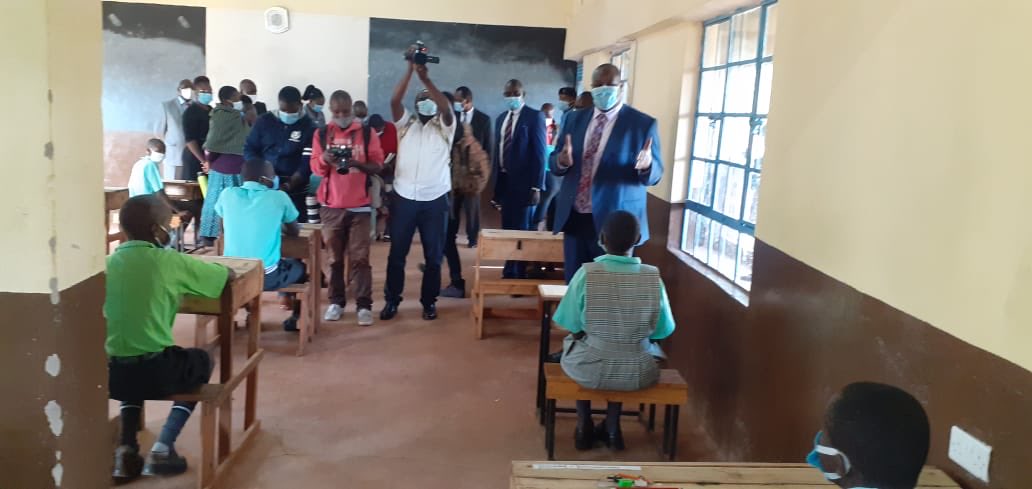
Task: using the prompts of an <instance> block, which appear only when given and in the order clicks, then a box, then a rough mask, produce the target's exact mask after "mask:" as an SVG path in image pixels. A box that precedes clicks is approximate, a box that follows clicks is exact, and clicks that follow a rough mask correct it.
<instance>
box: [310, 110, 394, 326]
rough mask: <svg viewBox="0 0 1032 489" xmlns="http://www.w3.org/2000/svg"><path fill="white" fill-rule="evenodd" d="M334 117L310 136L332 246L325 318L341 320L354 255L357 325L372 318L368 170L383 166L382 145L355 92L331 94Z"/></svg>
mask: <svg viewBox="0 0 1032 489" xmlns="http://www.w3.org/2000/svg"><path fill="white" fill-rule="evenodd" d="M330 113H331V117H332V119H330V121H329V123H328V124H326V127H324V128H321V129H319V130H318V131H316V133H315V136H314V138H313V139H312V160H311V165H312V173H315V174H316V175H319V176H321V177H322V178H323V180H322V185H320V186H319V192H318V198H319V203H320V204H322V209H320V211H319V218H320V220H321V221H322V224H323V239H324V240H325V242H326V247H327V248H329V249H330V251H331V254H332V258H331V261H330V284H329V285H330V291H329V292H330V295H329V298H330V305H329V307H327V308H326V315H325V316H324V319H326V320H327V321H338V320H340V317H341V315H342V314H343V312H344V305H345V303H346V296H345V294H344V287H345V283H346V281H345V279H344V259H345V257H347V259H348V260H349V261H350V264H351V266H350V267H349V268H350V272H351V273H350V275H351V276H350V280H347V282H351V283H352V286H353V287H354V290H353V291H352V295H354V297H355V304H356V307H357V316H358V325H359V326H370V325H372V324H373V312H372V309H373V274H372V269H371V268H370V266H369V240H370V238H369V235H370V222H371V217H372V212H373V209H372V207H370V203H371V200H372V199H371V198H370V195H369V186H368V185H367V182H368V175H373V174H377V173H379V172H380V169H381V168H382V167H383V150H382V149H381V148H380V138H379V137H377V135H376V132H374V131H370V130H369V128H368V127H363V125H362V122H361V121H360V120H359V119H358V118H357V117H355V114H354V112H353V106H352V103H351V95H349V94H348V92H345V91H343V90H337V91H336V92H333V94H332V95H330Z"/></svg>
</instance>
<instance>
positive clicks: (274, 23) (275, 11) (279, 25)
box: [265, 7, 290, 34]
mask: <svg viewBox="0 0 1032 489" xmlns="http://www.w3.org/2000/svg"><path fill="white" fill-rule="evenodd" d="M265 28H266V29H268V30H269V32H271V33H273V34H283V33H284V32H287V31H288V30H290V16H289V14H287V9H285V8H283V7H271V8H269V9H268V10H266V11H265Z"/></svg>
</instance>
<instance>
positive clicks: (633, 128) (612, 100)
mask: <svg viewBox="0 0 1032 489" xmlns="http://www.w3.org/2000/svg"><path fill="white" fill-rule="evenodd" d="M591 87H592V89H591V95H592V97H593V98H594V105H595V107H594V109H593V110H591V109H584V110H577V111H574V112H570V113H568V114H567V115H566V118H565V119H564V122H563V127H562V132H561V133H560V138H559V144H558V146H556V149H555V152H553V153H552V157H551V161H550V168H551V170H552V171H553V172H555V174H556V175H557V176H563V177H564V178H563V184H562V188H560V190H559V195H558V196H557V197H556V207H555V226H554V230H555V232H557V233H558V232H559V231H562V232H563V233H564V234H563V255H564V261H565V263H564V267H563V268H564V271H565V272H566V281H567V282H569V281H570V279H571V278H573V274H574V273H576V272H577V270H578V269H579V268H580V267H581V264H583V263H587V262H590V261H592V260H594V259H595V258H596V257H598V256H600V255H602V253H603V251H602V248H601V247H599V245H598V232H599V230H601V229H602V223H604V222H605V220H606V218H607V217H608V216H609V214H610V213H611V212H613V211H616V210H625V211H628V212H630V213H631V214H634V216H635V217H637V218H638V222H639V223H641V241H639V242H638V245H641V244H642V243H644V242H645V241H646V240H648V239H649V221H648V215H647V214H646V212H645V202H646V191H645V188H646V187H648V186H652V185H655V184H657V183H659V180H660V178H662V177H663V162H662V159H661V156H660V151H659V134H658V133H657V126H656V119H654V118H652V117H650V116H648V115H646V114H644V113H642V112H639V111H638V110H636V109H634V108H632V107H630V106H628V105H625V104H624V103H623V102H622V101H621V98H620V69H619V68H617V67H616V66H613V65H611V64H604V65H601V66H599V67H598V68H595V71H594V73H592V75H591Z"/></svg>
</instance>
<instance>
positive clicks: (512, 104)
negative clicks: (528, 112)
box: [505, 96, 523, 112]
mask: <svg viewBox="0 0 1032 489" xmlns="http://www.w3.org/2000/svg"><path fill="white" fill-rule="evenodd" d="M505 107H506V108H507V109H509V110H511V111H513V112H515V111H517V110H520V108H521V107H523V97H522V96H521V97H505Z"/></svg>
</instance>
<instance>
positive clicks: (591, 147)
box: [573, 113, 607, 214]
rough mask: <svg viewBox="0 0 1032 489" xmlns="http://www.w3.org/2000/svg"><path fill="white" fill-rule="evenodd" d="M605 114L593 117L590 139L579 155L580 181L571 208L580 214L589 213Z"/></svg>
mask: <svg viewBox="0 0 1032 489" xmlns="http://www.w3.org/2000/svg"><path fill="white" fill-rule="evenodd" d="M606 122H607V121H606V114H601V113H600V114H599V115H598V117H595V127H594V129H592V131H591V139H589V140H588V149H587V150H585V151H584V155H583V156H582V157H581V173H580V182H579V183H578V184H577V199H576V200H574V202H573V208H574V209H575V210H576V211H577V212H580V213H581V214H590V213H591V181H592V179H594V178H595V165H596V163H597V162H596V161H595V160H596V158H595V155H596V154H598V147H599V146H601V145H602V132H603V131H605V130H606Z"/></svg>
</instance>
